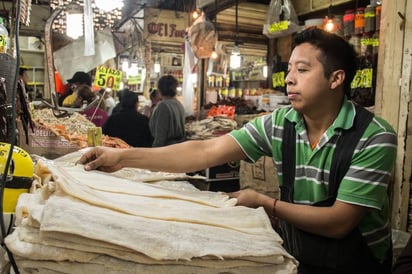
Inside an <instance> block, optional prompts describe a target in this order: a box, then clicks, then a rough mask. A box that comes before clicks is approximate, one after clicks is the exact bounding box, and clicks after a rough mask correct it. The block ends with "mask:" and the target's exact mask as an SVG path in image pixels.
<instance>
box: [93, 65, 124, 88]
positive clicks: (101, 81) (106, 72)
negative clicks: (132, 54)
mask: <svg viewBox="0 0 412 274" xmlns="http://www.w3.org/2000/svg"><path fill="white" fill-rule="evenodd" d="M121 82H122V71H121V70H116V69H111V68H107V67H97V68H96V74H95V77H94V83H93V84H94V85H95V86H98V87H100V88H110V89H113V90H119V89H120V83H121Z"/></svg>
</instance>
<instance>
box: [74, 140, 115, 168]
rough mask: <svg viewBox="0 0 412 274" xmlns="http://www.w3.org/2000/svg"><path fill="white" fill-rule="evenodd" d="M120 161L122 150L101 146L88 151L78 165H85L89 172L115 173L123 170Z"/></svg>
mask: <svg viewBox="0 0 412 274" xmlns="http://www.w3.org/2000/svg"><path fill="white" fill-rule="evenodd" d="M120 160H121V159H120V149H116V148H109V147H101V146H99V147H93V148H91V149H89V150H87V151H86V152H85V153H84V154H83V155H82V157H80V159H79V160H78V161H77V162H76V164H83V165H84V169H85V170H88V171H89V170H94V169H97V170H100V171H104V172H115V171H118V170H120V169H121V168H122V166H121V165H120Z"/></svg>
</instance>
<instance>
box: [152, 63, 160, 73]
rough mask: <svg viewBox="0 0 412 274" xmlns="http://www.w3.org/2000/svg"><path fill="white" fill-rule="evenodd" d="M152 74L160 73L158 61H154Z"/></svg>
mask: <svg viewBox="0 0 412 274" xmlns="http://www.w3.org/2000/svg"><path fill="white" fill-rule="evenodd" d="M153 69H154V72H155V73H160V63H159V61H156V62H155V63H154V68H153Z"/></svg>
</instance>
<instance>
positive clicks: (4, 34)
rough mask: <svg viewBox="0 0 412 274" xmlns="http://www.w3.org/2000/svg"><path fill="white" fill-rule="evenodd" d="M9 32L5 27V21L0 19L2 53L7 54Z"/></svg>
mask: <svg viewBox="0 0 412 274" xmlns="http://www.w3.org/2000/svg"><path fill="white" fill-rule="evenodd" d="M8 42H9V32H8V31H7V29H6V27H5V26H4V19H3V18H2V17H0V53H7V47H8Z"/></svg>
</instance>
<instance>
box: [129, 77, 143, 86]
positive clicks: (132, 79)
mask: <svg viewBox="0 0 412 274" xmlns="http://www.w3.org/2000/svg"><path fill="white" fill-rule="evenodd" d="M141 83H142V76H141V75H136V76H128V77H127V84H128V85H138V84H141Z"/></svg>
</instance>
